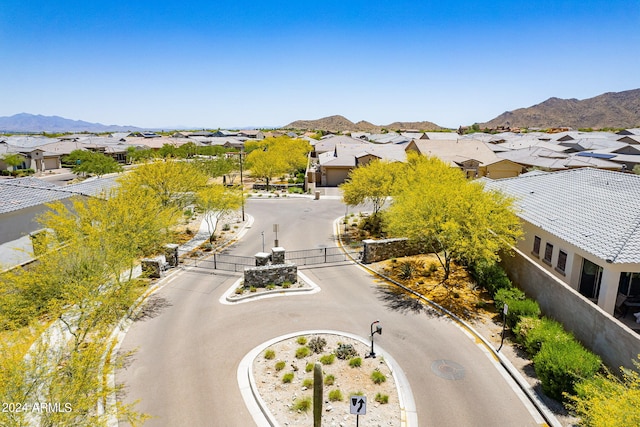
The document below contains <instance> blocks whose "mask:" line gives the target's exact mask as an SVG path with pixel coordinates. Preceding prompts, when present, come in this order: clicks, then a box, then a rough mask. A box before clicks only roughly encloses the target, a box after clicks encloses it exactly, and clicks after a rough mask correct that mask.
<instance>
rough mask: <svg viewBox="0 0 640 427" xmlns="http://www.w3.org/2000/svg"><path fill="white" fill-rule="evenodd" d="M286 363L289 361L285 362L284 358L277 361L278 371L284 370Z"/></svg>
mask: <svg viewBox="0 0 640 427" xmlns="http://www.w3.org/2000/svg"><path fill="white" fill-rule="evenodd" d="M286 365H287V362H285V361H284V360H281V361H279V362H276V371H282V370H283V369H284V367H285V366H286Z"/></svg>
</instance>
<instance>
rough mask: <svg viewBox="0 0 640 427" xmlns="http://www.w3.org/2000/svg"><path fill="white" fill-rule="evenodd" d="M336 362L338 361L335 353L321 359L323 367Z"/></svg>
mask: <svg viewBox="0 0 640 427" xmlns="http://www.w3.org/2000/svg"><path fill="white" fill-rule="evenodd" d="M334 360H336V355H335V354H333V353H331V354H325V355H324V356H322V357H320V363H322V364H323V365H331V364H332V363H333V361H334Z"/></svg>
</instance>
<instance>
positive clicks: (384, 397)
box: [374, 393, 389, 405]
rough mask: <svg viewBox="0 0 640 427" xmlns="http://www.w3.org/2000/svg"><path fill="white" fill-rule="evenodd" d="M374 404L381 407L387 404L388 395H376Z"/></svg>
mask: <svg viewBox="0 0 640 427" xmlns="http://www.w3.org/2000/svg"><path fill="white" fill-rule="evenodd" d="M374 400H375V401H376V402H378V403H381V404H383V405H385V404H387V403H389V395H387V394H381V393H377V394H376V397H375V399H374Z"/></svg>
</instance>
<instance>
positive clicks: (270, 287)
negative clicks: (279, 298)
mask: <svg viewBox="0 0 640 427" xmlns="http://www.w3.org/2000/svg"><path fill="white" fill-rule="evenodd" d="M265 288H266V289H267V290H268V291H272V290H274V289H275V288H276V285H274V284H273V283H269V284H268V285H267V286H265Z"/></svg>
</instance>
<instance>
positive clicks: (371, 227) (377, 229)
mask: <svg viewBox="0 0 640 427" xmlns="http://www.w3.org/2000/svg"><path fill="white" fill-rule="evenodd" d="M359 227H360V229H361V230H364V231H368V232H369V233H370V234H371V235H373V236H376V237H381V236H382V231H383V229H384V221H383V218H382V215H381V214H377V215H371V216H367V217H364V218H362V220H361V221H360V225H359Z"/></svg>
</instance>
